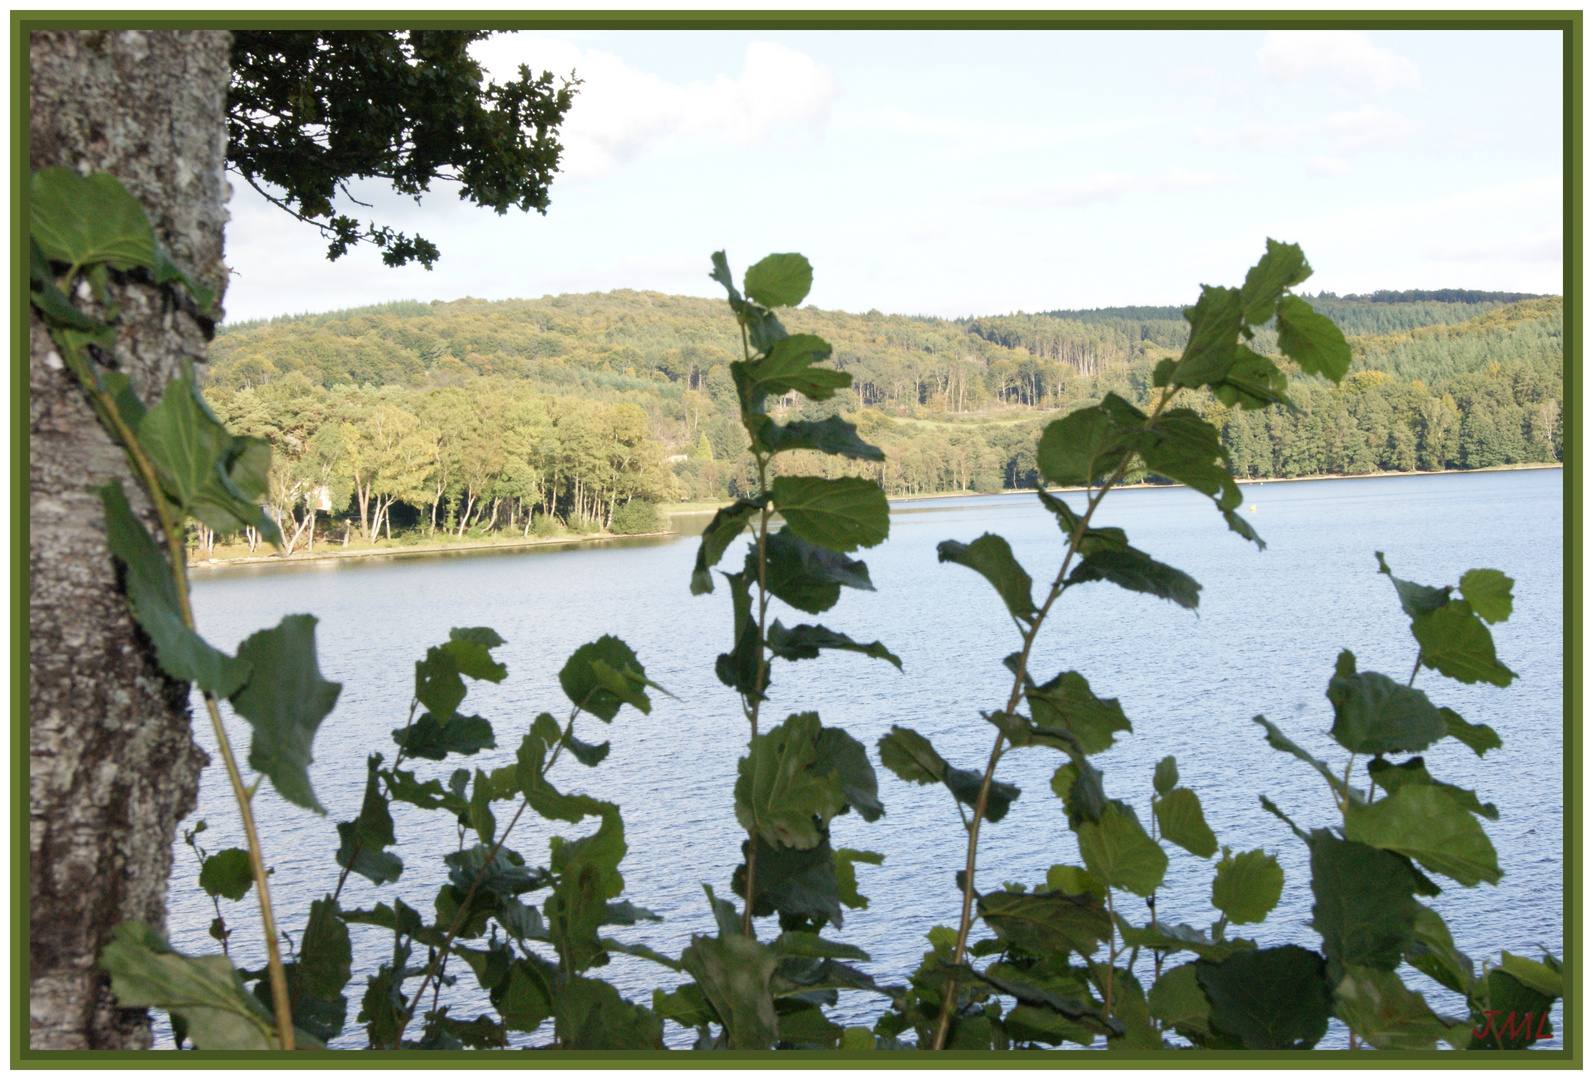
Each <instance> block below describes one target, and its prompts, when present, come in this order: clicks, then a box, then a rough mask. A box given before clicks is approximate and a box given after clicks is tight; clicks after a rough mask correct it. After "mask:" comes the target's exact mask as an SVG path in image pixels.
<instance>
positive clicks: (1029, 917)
mask: <svg viewBox="0 0 1593 1080" xmlns="http://www.w3.org/2000/svg"><path fill="white" fill-rule="evenodd" d="M979 917H980V918H981V919H983V920H984V921H985V924H986V925H987V926H989V927H990V929H992V930H994V931H995V932H996V936H998V937H999V938H1001V940H1002V941H1005V942H1007V943H1009V944H1011V945H1015V946H1017V947H1018V948H1020V949H1022V950H1023V951H1024V952H1026V953H1028V954H1029V955H1030V956H1034V957H1039V958H1045V957H1058V958H1063V957H1066V956H1067V954H1068V953H1070V952H1076V953H1078V954H1079V955H1080V956H1082V957H1085V958H1088V957H1089V956H1090V955H1091V954H1093V953H1094V952H1095V950H1096V947H1097V946H1098V945H1100V943H1101V942H1103V941H1106V940H1107V938H1109V937H1110V936H1111V926H1112V924H1111V921H1110V920H1109V919H1108V917H1107V914H1106V906H1105V903H1104V901H1103V899H1102V897H1100V896H1098V895H1096V894H1094V893H1085V894H1083V895H1069V894H1067V893H1064V892H1055V891H1052V892H1032V893H1017V892H1005V891H999V892H990V893H986V894H984V895H983V896H980V897H979Z"/></svg>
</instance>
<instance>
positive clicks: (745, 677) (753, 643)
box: [714, 573, 769, 701]
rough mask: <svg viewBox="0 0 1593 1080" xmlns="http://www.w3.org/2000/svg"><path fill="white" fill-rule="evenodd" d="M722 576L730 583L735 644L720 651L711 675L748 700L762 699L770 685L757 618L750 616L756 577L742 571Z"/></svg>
mask: <svg viewBox="0 0 1593 1080" xmlns="http://www.w3.org/2000/svg"><path fill="white" fill-rule="evenodd" d="M724 577H725V580H726V581H728V582H729V583H730V606H731V610H732V612H733V613H734V617H735V623H734V626H735V646H734V649H733V651H731V652H728V653H720V654H719V656H718V658H717V659H716V660H715V661H714V674H715V675H716V676H718V678H719V681H720V682H722V683H724V684H725V685H726V686H728V687H730V688H731V689H732V690H735V691H736V692H738V693H740V694H742V695H744V696H745V697H746V698H747V700H748V701H761V700H762V699H763V692H764V691H765V690H767V689H768V688H769V666H768V665H767V664H766V663H764V662H763V636H762V634H760V633H759V627H758V621H757V620H756V619H754V618H753V617H752V583H753V582H754V581H756V580H757V579H756V578H753V577H749V576H748V575H747V574H745V573H740V574H725V576H724Z"/></svg>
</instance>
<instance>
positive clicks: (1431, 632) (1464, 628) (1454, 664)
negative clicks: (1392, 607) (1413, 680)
mask: <svg viewBox="0 0 1593 1080" xmlns="http://www.w3.org/2000/svg"><path fill="white" fill-rule="evenodd" d="M1410 630H1411V633H1412V634H1415V635H1416V640H1417V641H1418V642H1420V643H1421V647H1422V660H1421V662H1422V665H1423V666H1425V667H1430V668H1432V669H1434V670H1435V671H1437V672H1439V673H1440V674H1442V675H1447V676H1449V677H1450V678H1451V679H1458V680H1459V681H1460V682H1463V683H1475V682H1488V683H1493V684H1494V685H1495V686H1509V685H1510V682H1511V680H1512V679H1514V678H1515V677H1516V673H1515V672H1513V671H1511V670H1510V669H1509V668H1507V667H1505V666H1504V665H1503V664H1501V663H1500V662H1499V660H1498V657H1497V656H1495V654H1494V650H1493V635H1492V634H1490V633H1489V632H1488V628H1487V627H1486V626H1484V625H1483V622H1482V620H1481V619H1479V618H1478V617H1477V616H1476V615H1475V614H1474V613H1473V612H1472V610H1471V605H1470V604H1469V603H1467V602H1466V601H1465V600H1451V601H1450V602H1449V603H1447V604H1445V605H1444V606H1443V607H1441V608H1439V609H1438V610H1437V611H1432V612H1428V613H1427V614H1426V615H1422V616H1420V617H1419V618H1416V619H1413V620H1412V621H1411V624H1410ZM1418 749H1419V748H1418Z"/></svg>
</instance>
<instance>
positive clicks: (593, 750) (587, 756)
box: [564, 735, 608, 769]
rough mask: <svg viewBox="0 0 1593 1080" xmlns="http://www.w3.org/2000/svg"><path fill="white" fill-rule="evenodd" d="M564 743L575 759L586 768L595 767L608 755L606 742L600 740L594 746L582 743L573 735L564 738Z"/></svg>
mask: <svg viewBox="0 0 1593 1080" xmlns="http://www.w3.org/2000/svg"><path fill="white" fill-rule="evenodd" d="M564 745H565V746H567V747H569V749H570V753H571V754H573V755H575V760H576V761H579V762H580V763H581V764H582V765H585V766H586V767H587V768H588V769H595V768H596V767H597V766H598V765H599V764H601V763H602V761H603V759H604V758H606V757H608V743H606V742H600V743H598V744H597V745H596V746H593V745H592V744H591V743H584V742H582V741H581V740H580V739H577V738H576V737H575V736H574V735H571V736H569V737H568V738H566V739H565V740H564Z"/></svg>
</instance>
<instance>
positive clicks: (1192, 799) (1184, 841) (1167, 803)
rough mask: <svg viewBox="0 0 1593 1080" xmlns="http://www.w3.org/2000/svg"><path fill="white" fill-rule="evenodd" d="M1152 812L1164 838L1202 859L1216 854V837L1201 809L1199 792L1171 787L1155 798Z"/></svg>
mask: <svg viewBox="0 0 1593 1080" xmlns="http://www.w3.org/2000/svg"><path fill="white" fill-rule="evenodd" d="M1155 812H1156V823H1157V825H1159V826H1160V827H1161V831H1162V836H1163V837H1164V838H1165V839H1167V840H1171V841H1172V842H1173V843H1175V844H1177V845H1178V846H1179V847H1181V848H1183V849H1184V850H1185V851H1187V852H1189V853H1190V854H1191V855H1198V856H1200V857H1201V858H1202V859H1209V858H1211V857H1212V856H1213V855H1215V854H1217V837H1216V836H1215V835H1213V834H1212V831H1211V827H1210V826H1209V825H1207V824H1206V815H1205V814H1204V813H1202V812H1201V809H1200V796H1198V795H1196V794H1195V793H1194V792H1193V791H1190V790H1189V789H1188V788H1174V789H1173V790H1172V791H1170V792H1168V793H1167V794H1166V795H1163V796H1162V797H1161V798H1159V799H1157V800H1156V806H1155Z"/></svg>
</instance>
